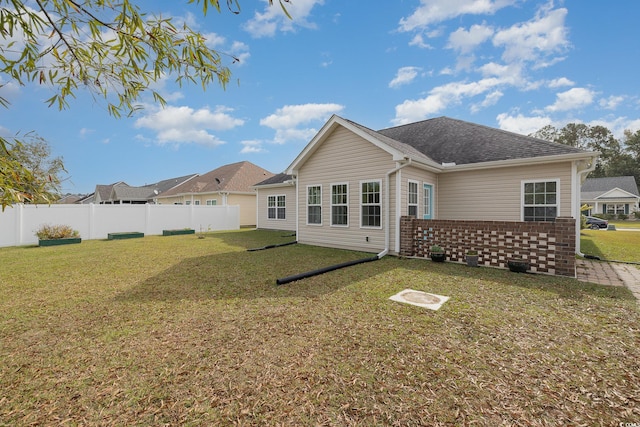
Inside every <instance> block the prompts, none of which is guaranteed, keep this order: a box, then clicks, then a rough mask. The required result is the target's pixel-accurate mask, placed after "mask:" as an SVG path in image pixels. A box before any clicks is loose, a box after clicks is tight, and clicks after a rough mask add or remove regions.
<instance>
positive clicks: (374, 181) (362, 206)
mask: <svg viewBox="0 0 640 427" xmlns="http://www.w3.org/2000/svg"><path fill="white" fill-rule="evenodd" d="M365 184H378V192H377V194H378V202H377V203H376V202H373V203H370V202H367V203H365V202H364V200H363V198H364V195H365V193H364V191H363V188H362V187H363V186H364V185H365ZM367 194H369V193H367ZM371 194H374V195H375V192H373V193H371ZM376 206H377V207H378V214H377V217H378V222H379V225H365V224H364V209H365V207H367V208H368V207H376ZM372 217H375V215H372ZM360 228H366V229H375V230H379V229H381V228H382V180H381V179H365V180H362V181H360Z"/></svg>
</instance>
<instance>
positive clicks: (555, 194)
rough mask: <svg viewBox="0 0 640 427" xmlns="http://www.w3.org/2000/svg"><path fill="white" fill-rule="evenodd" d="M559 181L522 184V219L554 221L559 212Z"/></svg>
mask: <svg viewBox="0 0 640 427" xmlns="http://www.w3.org/2000/svg"><path fill="white" fill-rule="evenodd" d="M559 191H560V184H559V180H549V181H529V182H524V181H523V183H522V219H523V220H524V221H555V219H556V217H557V216H558V210H559V199H560V197H559Z"/></svg>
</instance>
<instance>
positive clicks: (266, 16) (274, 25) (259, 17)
mask: <svg viewBox="0 0 640 427" xmlns="http://www.w3.org/2000/svg"><path fill="white" fill-rule="evenodd" d="M316 4H318V5H322V4H324V0H295V1H292V2H289V3H285V7H286V9H287V12H288V13H289V15H291V19H289V18H288V17H287V16H286V15H285V14H284V12H283V11H282V8H281V7H280V5H279V4H278V2H274V4H273V5H271V6H269V5H268V4H267V5H265V10H264V12H256V13H255V15H254V16H253V18H251V19H250V20H249V21H247V22H246V23H245V24H244V30H245V31H247V32H248V33H249V34H251V36H252V37H255V38H260V37H273V36H274V35H275V34H276V32H277V31H281V32H284V33H286V32H292V31H295V30H296V28H297V27H303V28H316V24H314V23H313V22H310V21H309V20H308V18H309V15H311V10H312V9H313V7H314V6H315V5H316Z"/></svg>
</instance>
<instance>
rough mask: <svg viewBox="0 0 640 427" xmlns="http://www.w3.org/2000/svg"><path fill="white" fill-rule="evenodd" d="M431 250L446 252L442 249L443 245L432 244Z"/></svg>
mask: <svg viewBox="0 0 640 427" xmlns="http://www.w3.org/2000/svg"><path fill="white" fill-rule="evenodd" d="M431 252H434V253H438V252H444V250H443V249H442V246H438V245H433V246H431Z"/></svg>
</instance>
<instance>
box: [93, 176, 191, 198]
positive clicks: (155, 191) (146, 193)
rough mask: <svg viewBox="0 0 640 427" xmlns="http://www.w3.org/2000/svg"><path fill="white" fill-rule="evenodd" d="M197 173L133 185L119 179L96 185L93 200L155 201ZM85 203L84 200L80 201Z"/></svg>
mask: <svg viewBox="0 0 640 427" xmlns="http://www.w3.org/2000/svg"><path fill="white" fill-rule="evenodd" d="M196 176H198V174H190V175H185V176H181V177H177V178H169V179H165V180H162V181H159V182H156V183H154V184H147V185H143V186H140V187H133V186H131V185H129V184H127V183H125V182H122V181H119V182H116V183H114V184H110V185H96V190H95V192H94V197H93V201H92V202H91V203H97V204H118V205H122V204H145V203H155V198H156V197H157V196H159V195H160V194H163V193H165V192H167V191H169V190H171V189H172V188H174V187H176V186H178V185H180V184H183V183H185V182H187V181H189V180H191V179H193V178H195V177H196ZM81 203H86V202H81Z"/></svg>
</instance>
